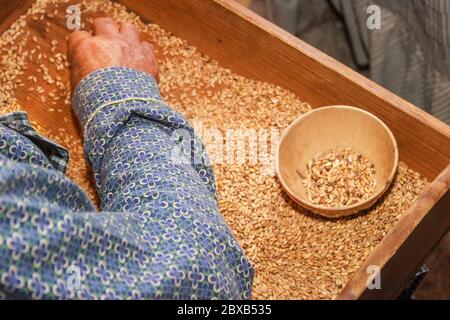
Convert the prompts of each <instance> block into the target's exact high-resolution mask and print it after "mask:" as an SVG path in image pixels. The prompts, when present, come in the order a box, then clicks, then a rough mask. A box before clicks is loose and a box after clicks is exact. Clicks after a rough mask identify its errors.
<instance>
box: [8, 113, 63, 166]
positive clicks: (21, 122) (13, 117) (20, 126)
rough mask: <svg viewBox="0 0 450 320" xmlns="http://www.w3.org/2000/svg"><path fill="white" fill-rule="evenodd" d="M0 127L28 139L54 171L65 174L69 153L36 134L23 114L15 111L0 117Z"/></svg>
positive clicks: (26, 116)
mask: <svg viewBox="0 0 450 320" xmlns="http://www.w3.org/2000/svg"><path fill="white" fill-rule="evenodd" d="M0 125H4V126H6V127H8V128H9V129H11V130H14V131H16V132H17V133H19V134H21V135H22V136H24V137H26V138H28V139H29V140H30V141H31V142H32V143H33V144H34V145H35V147H37V148H38V149H39V151H40V152H42V154H43V155H44V156H45V157H46V158H47V159H48V161H49V163H50V165H51V166H53V168H54V169H56V170H58V171H60V172H62V173H65V172H66V169H67V166H68V163H69V152H68V151H67V150H66V149H65V148H64V147H62V146H61V145H59V144H57V143H56V142H54V141H52V140H50V139H47V138H46V137H44V136H42V135H41V134H40V133H38V132H37V131H36V130H35V129H34V128H33V126H32V125H31V123H30V121H29V120H28V115H27V114H26V113H25V112H19V111H16V112H12V113H8V114H3V115H0Z"/></svg>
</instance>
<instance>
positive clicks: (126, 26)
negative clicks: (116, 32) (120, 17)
mask: <svg viewBox="0 0 450 320" xmlns="http://www.w3.org/2000/svg"><path fill="white" fill-rule="evenodd" d="M120 34H121V35H122V36H124V37H125V39H127V41H128V42H130V43H134V44H138V43H139V31H138V29H137V28H136V27H135V26H134V25H132V24H131V23H123V24H122V25H121V26H120Z"/></svg>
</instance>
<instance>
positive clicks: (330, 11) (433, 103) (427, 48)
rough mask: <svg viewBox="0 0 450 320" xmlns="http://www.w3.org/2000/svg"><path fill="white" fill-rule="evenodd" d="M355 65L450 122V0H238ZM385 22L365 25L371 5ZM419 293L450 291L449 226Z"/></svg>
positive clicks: (446, 294) (432, 295)
mask: <svg viewBox="0 0 450 320" xmlns="http://www.w3.org/2000/svg"><path fill="white" fill-rule="evenodd" d="M237 1H238V2H240V3H241V4H243V5H245V6H247V7H249V8H250V9H251V10H253V11H254V12H256V13H257V14H259V15H261V16H263V17H264V18H266V19H268V20H271V21H273V22H275V23H276V24H278V25H279V26H281V27H282V28H284V29H286V30H287V31H289V32H291V33H293V34H295V35H297V36H298V37H299V38H301V39H302V40H303V41H305V42H307V43H309V44H311V45H312V46H314V47H316V48H318V49H319V50H321V51H323V52H325V53H326V54H328V55H330V56H332V57H334V58H335V59H337V60H339V61H340V62H342V63H344V64H346V65H347V66H349V67H350V68H353V69H355V70H356V71H358V72H360V73H361V74H363V75H365V76H367V77H369V78H372V79H373V80H374V81H376V82H378V83H380V84H381V85H382V86H384V87H386V88H388V89H389V90H391V91H393V92H395V93H396V94H398V95H399V96H402V97H403V98H405V99H406V100H409V101H411V102H412V103H413V104H415V105H417V106H419V107H421V108H423V109H424V110H426V111H427V112H429V113H431V114H433V115H434V116H436V117H438V118H440V119H441V120H443V121H444V122H446V123H447V124H449V122H450V79H449V78H450V72H449V71H450V0H373V1H369V0H237ZM373 4H375V5H378V6H379V8H380V18H381V28H380V29H379V30H377V29H375V30H369V29H368V28H367V25H366V21H367V18H368V16H369V14H368V13H367V7H368V6H369V5H373ZM425 264H426V266H427V267H428V268H429V273H428V274H427V275H426V276H425V278H424V280H423V282H422V283H421V284H420V286H419V287H418V289H417V290H416V291H415V294H414V297H415V298H417V299H447V300H448V299H450V233H448V234H447V235H446V236H445V237H444V238H443V239H442V240H441V242H440V243H439V245H438V246H437V247H436V248H435V249H434V250H433V251H432V252H431V253H430V255H429V257H428V258H427V260H426V263H425Z"/></svg>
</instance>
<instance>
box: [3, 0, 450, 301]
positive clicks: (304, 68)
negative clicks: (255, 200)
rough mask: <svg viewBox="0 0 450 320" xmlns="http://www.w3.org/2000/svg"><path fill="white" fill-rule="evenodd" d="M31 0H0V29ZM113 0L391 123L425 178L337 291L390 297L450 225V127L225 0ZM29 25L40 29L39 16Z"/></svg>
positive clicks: (250, 67) (290, 84) (50, 122)
mask: <svg viewBox="0 0 450 320" xmlns="http://www.w3.org/2000/svg"><path fill="white" fill-rule="evenodd" d="M32 2H33V1H31V0H19V1H7V0H0V7H1V8H2V12H1V13H0V32H3V31H5V30H6V29H7V28H8V26H9V25H10V24H11V23H12V22H13V21H14V20H15V19H17V17H18V16H19V15H20V14H23V13H24V12H25V11H26V9H27V8H28V7H29V6H30V4H31V3H32ZM118 2H120V3H123V4H125V5H126V6H127V7H128V8H129V9H130V10H131V11H134V12H135V13H137V14H138V15H140V16H141V17H142V19H143V20H144V21H153V22H155V23H157V24H159V25H161V26H162V27H163V28H165V29H166V30H168V31H171V32H173V33H174V34H175V35H176V36H179V37H180V38H183V39H186V40H188V41H189V42H190V44H192V45H194V46H196V47H197V48H198V49H199V50H201V51H203V52H204V53H206V54H207V55H209V56H210V57H211V58H213V59H215V60H217V61H218V62H219V63H220V64H221V65H222V66H224V67H228V68H230V69H232V71H233V72H235V73H239V74H241V75H243V76H246V77H249V78H254V79H257V80H261V81H265V82H270V83H274V84H277V85H280V86H282V87H284V88H286V89H288V90H290V91H292V92H293V93H295V94H297V95H298V96H300V97H302V99H304V100H305V101H308V102H310V103H311V104H312V105H314V106H324V105H353V106H358V107H361V108H363V109H365V110H368V111H370V112H372V113H373V114H375V115H376V116H378V117H379V118H380V119H382V120H383V121H384V122H385V123H386V124H387V125H388V126H389V127H390V129H391V130H392V132H393V133H394V135H395V137H396V139H397V142H398V146H399V152H400V160H401V161H403V162H405V163H406V164H407V165H408V166H409V167H410V168H412V169H414V170H416V171H418V172H419V173H421V174H422V175H423V176H424V177H426V178H428V180H429V181H432V182H431V183H430V184H429V186H428V187H427V189H426V190H425V192H424V193H423V194H422V195H421V196H420V197H419V198H418V199H417V201H416V202H415V203H414V204H413V206H412V207H411V208H410V209H409V210H408V212H407V213H406V214H405V215H404V216H403V217H402V218H401V219H400V220H399V221H398V223H397V224H396V225H395V226H394V227H393V228H392V229H391V230H390V232H389V233H388V234H387V235H386V236H385V237H384V239H383V240H382V241H381V242H380V243H379V245H378V246H377V247H376V248H375V249H374V250H373V252H372V253H371V254H370V255H369V257H368V258H367V260H366V261H365V263H364V264H363V265H362V266H361V268H360V269H359V270H358V271H357V272H356V274H355V275H354V276H353V278H352V279H351V280H350V281H349V282H348V283H347V284H346V286H345V288H344V290H343V291H342V292H341V294H340V295H339V296H338V298H339V299H370V298H393V297H396V296H397V295H398V294H399V292H400V291H401V290H402V289H403V287H404V285H405V284H406V283H407V281H408V280H409V279H410V278H411V277H412V276H413V274H414V272H415V271H416V270H417V269H418V268H419V266H420V265H421V263H423V261H424V259H425V258H426V256H427V254H428V253H429V252H430V251H431V250H432V248H433V247H434V246H435V245H436V244H437V243H438V241H439V240H440V239H441V237H442V236H443V235H444V234H445V233H446V232H447V231H448V229H449V227H450V192H449V188H450V127H449V126H447V125H446V124H444V123H442V122H440V121H439V120H437V119H435V118H434V117H432V116H430V115H428V114H427V113H425V112H423V111H422V110H420V109H419V108H417V107H415V106H414V105H412V104H410V103H408V102H407V101H405V100H403V99H401V98H399V97H397V96H396V95H394V94H392V93H391V92H389V91H388V90H386V89H383V88H382V87H380V86H379V85H377V84H375V83H374V82H372V81H370V80H368V79H366V78H365V77H363V76H361V75H359V74H358V73H356V72H354V71H353V70H351V69H349V68H348V67H346V66H344V65H342V64H341V63H339V62H337V61H336V60H334V59H332V58H330V57H329V56H327V55H325V54H324V53H322V52H320V51H318V50H317V49H314V48H313V47H311V46H309V45H308V44H306V43H304V42H303V41H301V40H299V39H297V38H296V37H294V36H292V35H290V34H288V33H287V32H285V31H283V30H281V29H280V28H278V27H276V26H275V25H273V24H271V23H269V22H267V21H266V20H264V19H263V18H261V17H259V16H257V15H255V14H254V13H252V12H251V11H249V10H248V9H246V8H245V7H243V6H241V5H239V4H237V3H235V2H234V1H232V0H183V1H179V0H164V1H161V0H145V1H133V0H120V1H118ZM36 30H37V31H38V32H40V31H39V30H40V29H39V26H38V22H37V23H36ZM41 31H42V30H41ZM59 36H60V35H55V37H59ZM19 94H20V93H19ZM26 96H27V93H26V91H24V92H22V98H23V101H25V102H24V103H23V107H24V108H25V109H26V110H27V111H28V112H29V114H30V117H32V118H35V119H38V120H39V122H40V123H45V124H46V126H48V127H50V129H51V130H55V131H57V130H58V128H59V127H60V126H61V121H60V120H61V119H60V116H59V115H58V114H56V113H53V114H49V113H43V112H41V109H40V107H39V105H40V101H39V100H38V98H37V97H32V99H31V101H28V102H26V101H27V100H26V99H25V97H26ZM19 101H22V100H21V98H20V96H19ZM73 123H76V121H75V120H74V119H73V115H71V119H70V121H69V123H68V124H67V125H66V128H65V129H66V131H67V132H69V133H70V134H72V135H73V136H74V137H77V138H79V137H80V132H79V128H78V127H77V126H76V125H74V124H73ZM69 138H70V137H69ZM370 265H377V266H380V267H381V274H382V277H381V288H382V289H380V290H369V289H368V288H367V285H366V281H367V277H368V274H367V271H366V270H367V268H368V267H369V266H370Z"/></svg>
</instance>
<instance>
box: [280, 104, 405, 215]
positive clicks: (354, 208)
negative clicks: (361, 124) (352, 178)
mask: <svg viewBox="0 0 450 320" xmlns="http://www.w3.org/2000/svg"><path fill="white" fill-rule="evenodd" d="M331 109H338V110H342V109H347V110H352V111H356V112H360V113H363V114H365V115H366V116H369V117H371V118H372V119H374V120H375V121H377V122H378V123H380V124H381V126H382V127H383V128H384V129H385V130H386V132H387V133H388V135H389V137H390V138H391V141H392V144H393V146H394V163H393V166H392V169H391V172H390V173H389V178H388V179H387V180H386V183H385V186H384V188H382V189H380V190H379V191H378V192H375V193H373V194H372V195H371V196H370V197H369V198H368V199H364V200H361V201H360V202H358V203H355V204H352V205H349V206H343V207H339V208H334V207H327V206H323V205H316V204H313V203H311V202H309V201H307V200H304V199H302V198H300V197H298V196H297V195H296V194H295V193H294V192H293V191H292V190H291V189H290V188H289V186H288V185H287V183H286V181H285V180H284V179H283V177H282V175H281V172H280V148H281V144H282V142H283V140H284V139H285V138H286V136H287V134H288V133H289V132H290V131H291V130H292V128H294V127H295V126H296V125H297V124H298V123H300V122H301V121H303V120H304V119H305V118H307V117H310V116H312V115H314V114H316V113H318V112H323V111H327V110H331ZM397 167H398V146H397V140H396V139H395V137H394V135H393V134H392V131H391V130H390V129H389V127H388V126H387V125H386V124H385V123H384V122H383V121H381V119H380V118H378V117H377V116H375V115H374V114H372V113H370V112H368V111H366V110H364V109H361V108H357V107H351V106H345V105H331V106H324V107H319V108H316V109H313V110H312V111H310V112H307V113H305V114H302V115H301V116H299V117H298V118H297V119H295V120H294V121H293V122H292V123H291V124H290V125H289V127H287V128H286V130H285V131H284V132H283V134H282V135H281V138H280V142H279V143H278V147H277V150H276V156H275V172H276V175H277V177H278V180H279V181H280V184H281V186H282V188H283V189H284V191H285V192H286V193H287V194H288V195H289V197H291V198H292V199H293V200H294V201H295V202H296V203H298V204H299V205H301V206H303V207H304V208H306V209H308V210H311V211H313V212H315V213H318V214H320V215H322V216H325V217H329V218H330V217H333V218H338V217H343V216H347V215H350V214H355V213H357V212H359V211H361V210H364V209H367V208H369V207H371V206H372V205H373V204H374V203H375V202H376V200H377V199H378V198H380V197H381V196H382V195H383V194H384V193H385V192H386V190H387V189H388V188H389V186H390V185H391V183H392V181H393V179H394V176H395V173H396V172H397Z"/></svg>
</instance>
